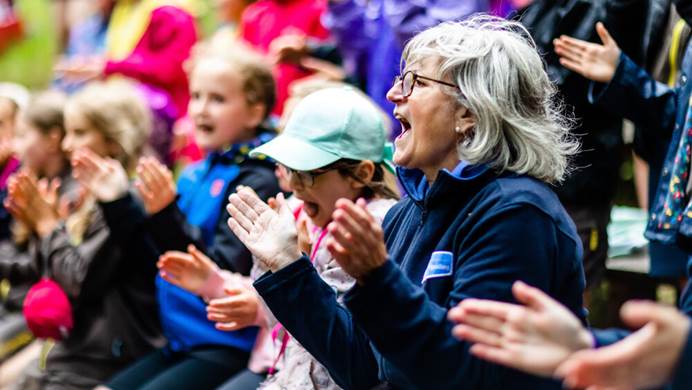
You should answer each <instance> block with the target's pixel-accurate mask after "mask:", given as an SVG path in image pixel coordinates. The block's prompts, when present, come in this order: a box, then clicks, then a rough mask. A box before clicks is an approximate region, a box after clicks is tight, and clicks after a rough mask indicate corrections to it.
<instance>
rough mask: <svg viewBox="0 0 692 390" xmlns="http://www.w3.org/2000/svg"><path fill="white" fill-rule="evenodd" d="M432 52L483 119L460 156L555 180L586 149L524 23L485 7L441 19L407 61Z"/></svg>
mask: <svg viewBox="0 0 692 390" xmlns="http://www.w3.org/2000/svg"><path fill="white" fill-rule="evenodd" d="M430 57H433V58H434V57H437V58H439V59H440V67H439V74H438V75H436V76H437V77H440V78H446V79H452V80H454V81H455V83H456V85H458V86H459V89H460V91H459V90H455V91H454V92H451V91H452V90H451V89H447V88H445V90H450V92H449V93H450V94H453V96H454V97H455V98H456V100H457V101H458V103H459V104H462V105H463V106H465V107H467V108H468V109H469V110H470V111H471V113H472V114H473V115H474V116H475V119H476V125H475V127H474V129H473V131H472V133H471V134H470V135H469V136H467V137H465V138H464V140H463V141H461V142H460V143H459V145H458V147H457V150H458V153H459V158H460V159H462V160H466V161H468V162H470V163H485V164H488V165H489V166H490V167H491V168H493V169H495V170H498V171H505V170H507V171H512V172H516V173H520V174H527V175H530V176H533V177H535V178H537V179H540V180H543V181H545V182H548V183H559V182H561V181H562V180H563V179H564V178H565V176H566V175H567V174H568V173H569V165H570V164H569V160H570V159H571V156H573V155H574V154H576V153H577V152H578V151H579V144H578V143H577V142H576V140H575V138H574V137H573V136H571V135H570V129H571V127H572V126H573V120H572V119H570V118H568V117H566V116H564V115H563V114H562V111H563V110H562V103H561V102H560V101H559V100H558V99H556V89H555V87H554V85H553V84H552V83H551V82H550V80H549V78H548V75H547V73H546V72H545V70H544V67H543V61H542V60H541V58H540V56H539V54H538V52H537V50H536V45H535V43H534V41H533V39H532V38H531V36H530V35H529V33H528V31H527V30H526V28H525V27H524V26H522V25H521V24H520V23H518V22H513V21H508V20H504V19H501V18H497V17H494V16H489V15H485V14H477V15H474V16H471V17H469V18H468V19H465V20H463V21H460V22H446V23H441V24H439V25H437V26H435V27H432V28H429V29H427V30H425V31H423V32H421V33H419V34H418V35H416V36H415V37H413V38H412V39H411V40H410V41H409V42H408V43H407V44H406V47H405V48H404V53H403V56H402V67H403V64H404V63H406V64H407V66H411V65H412V64H414V63H416V62H419V61H422V60H423V59H425V58H430Z"/></svg>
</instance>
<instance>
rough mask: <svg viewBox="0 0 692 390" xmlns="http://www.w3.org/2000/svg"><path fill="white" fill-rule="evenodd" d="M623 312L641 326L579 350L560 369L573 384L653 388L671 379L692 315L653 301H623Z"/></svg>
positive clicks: (568, 383) (567, 382)
mask: <svg viewBox="0 0 692 390" xmlns="http://www.w3.org/2000/svg"><path fill="white" fill-rule="evenodd" d="M620 317H621V318H622V320H623V321H624V322H625V323H626V324H627V325H629V326H632V327H635V328H641V329H639V330H638V331H636V332H634V333H633V334H631V335H630V336H628V337H626V338H625V339H623V340H621V341H619V342H617V343H615V344H612V345H609V346H606V347H603V348H598V349H591V350H584V351H579V352H577V353H575V354H573V355H572V356H571V357H570V358H569V359H567V361H565V362H564V363H563V364H562V365H560V367H559V368H558V369H557V375H558V376H560V377H564V384H565V385H566V386H569V387H578V388H583V387H588V388H589V389H591V388H592V387H598V388H601V387H611V386H617V387H618V388H620V387H622V388H647V389H648V388H654V387H659V386H662V385H663V384H665V383H666V382H668V381H669V380H670V378H671V376H672V374H673V370H674V369H675V367H676V365H677V364H678V360H679V358H680V354H681V351H682V348H683V346H684V344H685V341H686V340H687V337H688V334H689V331H690V319H689V317H687V316H685V315H684V314H682V313H681V312H679V311H678V310H676V309H675V308H673V307H668V306H664V305H661V304H657V303H653V302H635V301H630V302H627V303H625V304H624V305H623V306H622V309H621V310H620Z"/></svg>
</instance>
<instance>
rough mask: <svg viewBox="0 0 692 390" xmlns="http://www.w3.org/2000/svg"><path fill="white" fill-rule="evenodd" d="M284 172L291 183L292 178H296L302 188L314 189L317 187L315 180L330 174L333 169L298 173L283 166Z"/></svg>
mask: <svg viewBox="0 0 692 390" xmlns="http://www.w3.org/2000/svg"><path fill="white" fill-rule="evenodd" d="M282 167H283V169H284V171H285V172H286V179H288V180H289V181H290V180H291V178H295V179H296V180H297V181H298V183H300V185H301V186H303V187H312V186H314V185H315V178H316V177H317V176H320V175H324V174H325V173H327V172H329V171H330V170H331V169H324V168H320V169H315V170H312V171H298V170H295V169H291V168H289V167H287V166H285V165H282Z"/></svg>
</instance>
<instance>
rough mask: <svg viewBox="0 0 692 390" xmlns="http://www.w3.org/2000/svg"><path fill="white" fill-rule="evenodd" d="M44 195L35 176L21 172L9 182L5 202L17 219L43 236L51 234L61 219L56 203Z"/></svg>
mask: <svg viewBox="0 0 692 390" xmlns="http://www.w3.org/2000/svg"><path fill="white" fill-rule="evenodd" d="M55 192H57V188H55ZM43 195H44V194H42V193H41V191H40V190H39V186H38V183H37V181H36V179H35V178H34V177H33V176H31V175H29V174H28V173H26V172H19V173H17V174H15V175H13V176H12V177H11V178H10V180H9V182H8V197H7V200H6V202H5V207H6V208H7V210H8V211H9V212H10V213H11V214H12V215H13V216H14V217H15V218H16V219H18V220H19V221H21V222H22V223H24V224H25V225H26V226H28V227H29V228H30V229H32V230H33V231H35V232H36V233H37V234H38V235H39V236H41V237H45V236H47V235H49V234H50V233H51V232H52V231H53V230H54V229H55V228H56V226H57V225H58V223H59V221H60V216H59V215H58V212H57V210H56V207H55V205H54V204H51V203H50V201H51V199H48V200H47V199H44V197H43ZM45 195H47V194H45Z"/></svg>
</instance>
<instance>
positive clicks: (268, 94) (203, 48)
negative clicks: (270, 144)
mask: <svg viewBox="0 0 692 390" xmlns="http://www.w3.org/2000/svg"><path fill="white" fill-rule="evenodd" d="M208 59H217V60H221V61H225V62H227V63H228V69H229V70H231V71H232V72H236V73H237V74H238V75H239V76H240V83H241V86H242V90H243V94H244V95H245V99H246V101H247V104H248V105H255V104H262V105H263V106H264V108H265V111H264V118H265V119H266V118H267V117H268V116H269V114H270V113H271V112H272V109H273V108H274V104H275V103H276V84H275V82H274V76H273V75H272V70H271V66H270V65H269V63H268V61H267V60H266V58H265V57H263V56H262V55H260V54H259V53H257V52H256V51H254V50H252V48H250V47H248V46H246V45H244V44H242V43H240V42H237V43H234V44H233V45H229V46H226V47H223V48H221V47H219V46H218V45H212V44H210V43H208V42H203V43H200V44H197V45H196V46H195V47H194V49H193V55H192V57H191V59H190V60H189V61H188V63H187V64H186V69H187V71H188V75H189V77H191V76H192V73H193V72H194V69H195V66H196V65H197V64H199V63H200V62H202V61H204V60H208Z"/></svg>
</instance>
